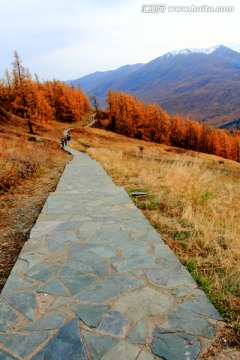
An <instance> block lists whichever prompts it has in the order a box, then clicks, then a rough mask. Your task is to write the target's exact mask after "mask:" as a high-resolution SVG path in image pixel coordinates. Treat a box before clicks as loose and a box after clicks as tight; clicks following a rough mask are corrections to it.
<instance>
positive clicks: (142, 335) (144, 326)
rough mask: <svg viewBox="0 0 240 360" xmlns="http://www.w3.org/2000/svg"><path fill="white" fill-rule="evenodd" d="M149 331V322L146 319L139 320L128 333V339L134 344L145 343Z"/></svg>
mask: <svg viewBox="0 0 240 360" xmlns="http://www.w3.org/2000/svg"><path fill="white" fill-rule="evenodd" d="M147 333H148V323H147V322H146V321H145V320H140V321H138V322H137V324H136V326H135V327H134V329H133V330H132V331H131V332H130V333H129V334H128V339H129V340H130V341H131V342H133V343H134V344H145V342H146V337H147Z"/></svg>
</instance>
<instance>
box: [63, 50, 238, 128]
mask: <svg viewBox="0 0 240 360" xmlns="http://www.w3.org/2000/svg"><path fill="white" fill-rule="evenodd" d="M68 83H72V84H73V85H74V86H77V85H78V84H80V86H81V87H82V90H83V91H84V92H86V93H87V94H88V95H91V94H94V95H95V96H96V97H97V99H98V101H99V102H100V104H102V105H105V104H106V103H105V101H106V96H107V90H108V89H109V88H110V89H112V90H118V91H124V92H127V93H130V94H133V95H136V96H137V97H138V98H139V99H140V100H144V101H146V102H154V103H157V104H159V105H160V106H161V107H162V108H163V109H165V110H166V111H168V113H170V114H176V113H179V114H180V115H182V116H189V117H190V118H191V119H195V120H198V121H203V122H206V123H208V124H211V125H214V126H223V125H226V124H228V123H230V122H234V121H236V120H238V119H239V117H240V100H239V99H240V45H234V46H231V45H229V46H224V45H218V46H214V47H211V48H208V49H184V50H177V51H173V52H169V53H167V54H165V55H163V56H160V57H158V58H156V59H154V60H152V61H150V62H149V63H147V64H135V65H126V66H123V67H121V68H119V69H117V70H111V71H105V72H96V73H93V74H90V75H86V76H84V77H82V78H79V79H76V80H72V81H68ZM226 126H227V125H226Z"/></svg>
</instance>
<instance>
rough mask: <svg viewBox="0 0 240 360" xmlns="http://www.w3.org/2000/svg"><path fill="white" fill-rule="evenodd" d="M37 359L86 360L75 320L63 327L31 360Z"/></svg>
mask: <svg viewBox="0 0 240 360" xmlns="http://www.w3.org/2000/svg"><path fill="white" fill-rule="evenodd" d="M37 359H39V360H40V359H44V360H45V359H47V360H66V359H71V360H79V359H80V360H86V359H87V355H86V350H85V348H84V345H83V342H82V339H81V336H80V331H79V326H78V321H77V319H73V320H71V321H70V322H69V323H67V324H66V325H64V326H63V327H62V328H61V329H60V330H59V331H58V333H57V334H56V335H55V336H54V337H53V338H52V339H51V340H50V341H49V342H48V343H47V345H45V346H44V347H43V349H42V350H41V351H40V352H39V354H37V355H36V356H35V357H33V359H32V360H37Z"/></svg>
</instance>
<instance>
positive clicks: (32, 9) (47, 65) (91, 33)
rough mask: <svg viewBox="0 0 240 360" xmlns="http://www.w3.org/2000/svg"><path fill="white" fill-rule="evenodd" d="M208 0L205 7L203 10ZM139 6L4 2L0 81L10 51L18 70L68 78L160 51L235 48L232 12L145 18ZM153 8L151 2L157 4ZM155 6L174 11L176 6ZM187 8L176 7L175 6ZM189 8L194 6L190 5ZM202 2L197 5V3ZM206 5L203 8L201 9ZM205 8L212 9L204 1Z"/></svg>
mask: <svg viewBox="0 0 240 360" xmlns="http://www.w3.org/2000/svg"><path fill="white" fill-rule="evenodd" d="M207 2H208V1H206V3H207ZM145 3H152V1H149V2H147V1H139V0H128V1H127V0H122V1H120V0H119V1H112V0H103V1H98V0H87V1H81V0H58V1H56V0H34V1H32V0H21V1H19V0H8V1H7V2H4V4H2V5H1V22H0V43H1V51H0V77H1V76H2V74H3V73H4V70H5V68H6V67H9V64H11V62H12V54H13V51H14V50H17V51H18V53H19V54H20V57H21V58H22V60H23V64H24V65H25V66H26V67H28V68H29V69H30V71H31V72H32V73H34V72H37V73H38V74H39V75H40V77H42V78H45V79H51V78H59V79H61V80H65V79H74V78H77V77H80V76H83V75H85V74H88V73H90V72H94V71H97V70H108V69H114V68H117V67H120V66H122V65H125V64H127V63H129V64H133V63H137V62H147V61H150V60H151V59H153V58H155V57H158V56H160V55H162V54H164V53H166V52H168V51H171V50H175V49H179V48H186V47H208V46H212V45H216V44H221V43H224V42H231V43H236V42H239V38H240V37H239V35H240V30H239V26H238V22H239V15H240V13H239V12H240V11H239V5H238V3H237V1H236V0H233V1H230V0H229V1H228V4H227V5H229V4H230V3H231V5H234V6H235V11H234V13H231V14H230V13H221V14H219V13H218V14H217V13H168V12H167V11H166V12H165V13H164V14H160V13H159V14H145V13H142V12H141V7H142V4H145ZM157 3H158V2H157ZM159 3H166V4H167V5H180V2H179V1H177V0H164V1H160V2H159ZM192 3H193V4H194V1H192V0H183V1H182V5H188V4H189V5H191V4H192ZM195 3H197V4H199V1H198V0H195ZM204 3H205V2H204ZM209 3H210V2H209ZM211 5H219V1H218V0H211Z"/></svg>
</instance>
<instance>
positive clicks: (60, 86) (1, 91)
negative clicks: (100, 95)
mask: <svg viewBox="0 0 240 360" xmlns="http://www.w3.org/2000/svg"><path fill="white" fill-rule="evenodd" d="M12 65H13V69H12V72H11V73H9V71H8V70H6V72H5V79H3V80H2V81H1V82H0V106H1V107H2V108H4V109H5V110H6V111H9V112H10V113H12V114H14V115H17V116H19V117H21V118H24V119H27V120H29V121H31V122H32V123H34V124H37V125H38V126H41V127H43V128H45V129H49V128H51V125H52V124H53V122H54V121H55V120H57V121H63V122H75V121H77V120H79V119H80V117H81V115H82V114H84V113H85V112H86V111H87V110H89V109H90V105H89V101H88V98H87V96H86V94H84V93H83V92H82V90H81V88H80V87H78V88H77V89H75V88H74V87H71V86H68V85H67V84H65V83H62V82H60V81H57V80H54V81H46V82H40V81H39V78H38V76H37V75H35V78H34V79H33V77H32V75H31V74H30V72H29V71H28V69H26V68H24V67H23V66H22V62H21V60H20V57H19V55H18V54H17V52H15V53H14V62H13V63H12Z"/></svg>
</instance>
